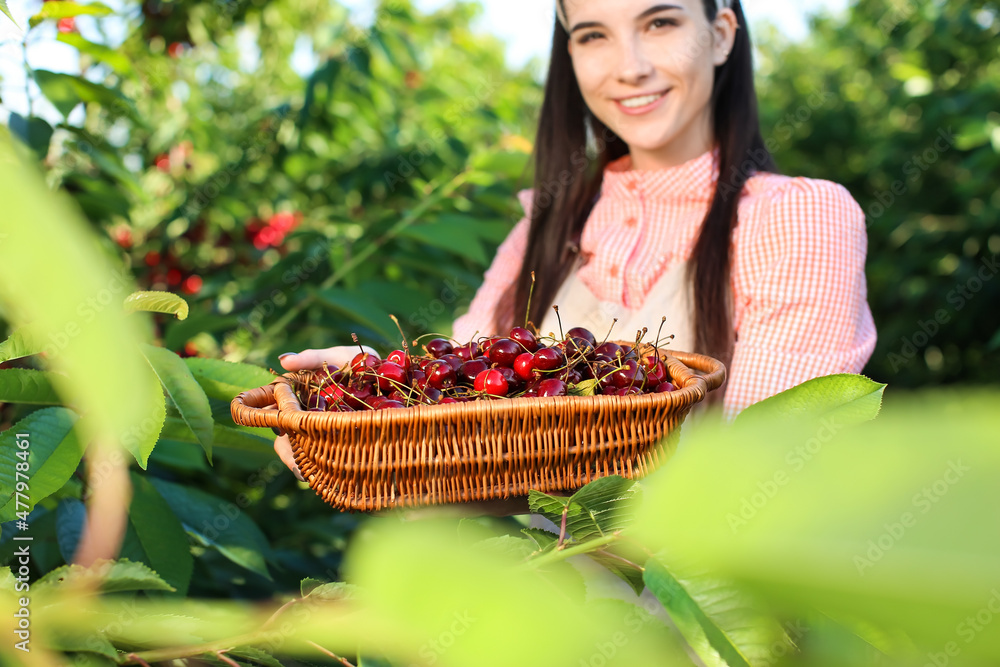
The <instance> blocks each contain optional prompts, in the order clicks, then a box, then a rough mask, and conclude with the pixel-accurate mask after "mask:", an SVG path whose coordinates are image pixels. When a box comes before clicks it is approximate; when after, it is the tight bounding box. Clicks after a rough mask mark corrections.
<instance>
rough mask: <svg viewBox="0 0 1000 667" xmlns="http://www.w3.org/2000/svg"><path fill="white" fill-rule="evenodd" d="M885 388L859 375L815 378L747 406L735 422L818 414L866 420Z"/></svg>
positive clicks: (878, 407) (872, 416) (876, 408)
mask: <svg viewBox="0 0 1000 667" xmlns="http://www.w3.org/2000/svg"><path fill="white" fill-rule="evenodd" d="M885 387H886V385H884V384H881V383H878V382H874V381H872V380H869V379H868V378H866V377H863V376H861V375H848V374H842V375H828V376H825V377H818V378H815V379H813V380H808V381H807V382H803V383H802V384H800V385H797V386H795V387H792V388H791V389H787V390H785V391H783V392H781V393H780V394H776V395H775V396H771V397H770V398H766V399H764V400H763V401H760V402H759V403H755V404H754V405H751V406H750V407H748V408H746V409H745V410H744V411H743V412H741V413H740V414H739V416H738V417H737V422H742V421H746V420H749V419H764V418H766V419H772V420H776V419H779V418H819V417H827V418H830V419H837V420H840V421H841V422H842V423H845V424H855V423H858V422H863V421H869V420H872V419H875V418H876V417H877V416H878V413H879V410H881V409H882V393H883V392H884V391H885Z"/></svg>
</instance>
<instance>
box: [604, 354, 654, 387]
mask: <svg viewBox="0 0 1000 667" xmlns="http://www.w3.org/2000/svg"><path fill="white" fill-rule="evenodd" d="M611 382H612V383H613V384H614V385H615V386H616V387H618V388H623V387H633V386H635V387H642V386H643V385H644V384H645V383H646V371H644V370H642V367H641V366H639V363H638V362H637V361H636V360H635V359H626V360H625V361H624V362H623V363H622V365H621V368H619V369H618V370H616V371H615V372H614V373H613V374H612V375H611Z"/></svg>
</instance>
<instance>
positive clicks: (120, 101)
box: [34, 69, 142, 123]
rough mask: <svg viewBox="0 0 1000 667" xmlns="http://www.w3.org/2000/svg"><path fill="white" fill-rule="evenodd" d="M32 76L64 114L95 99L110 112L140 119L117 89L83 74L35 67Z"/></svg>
mask: <svg viewBox="0 0 1000 667" xmlns="http://www.w3.org/2000/svg"><path fill="white" fill-rule="evenodd" d="M34 77H35V82H36V83H37V84H38V87H39V88H41V89H42V93H43V94H44V95H45V97H46V98H48V100H49V101H50V102H52V105H53V106H54V107H55V108H56V109H58V110H59V113H61V114H62V115H63V116H68V115H69V113H70V112H71V111H72V110H73V109H74V107H76V105H77V104H80V103H81V102H95V103H97V104H100V105H101V106H102V107H104V108H105V109H106V110H107V111H108V112H109V113H110V114H111V115H113V116H125V117H127V118H130V119H131V120H132V121H134V122H136V123H142V119H141V118H140V117H139V115H138V113H137V112H136V110H135V105H134V104H133V103H132V101H131V100H130V99H128V98H127V97H125V96H124V95H122V94H121V93H119V92H118V91H115V90H112V89H110V88H107V87H105V86H102V85H100V84H97V83H94V82H93V81H88V80H87V79H85V78H83V77H82V76H74V75H72V74H63V73H61V72H50V71H49V70H44V69H36V70H35V71H34Z"/></svg>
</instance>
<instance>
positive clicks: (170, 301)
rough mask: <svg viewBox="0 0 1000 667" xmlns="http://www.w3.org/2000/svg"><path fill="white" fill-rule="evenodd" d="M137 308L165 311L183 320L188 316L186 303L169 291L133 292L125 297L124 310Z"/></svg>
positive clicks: (136, 309) (128, 310)
mask: <svg viewBox="0 0 1000 667" xmlns="http://www.w3.org/2000/svg"><path fill="white" fill-rule="evenodd" d="M139 310H142V311H149V312H153V313H166V314H168V315H174V316H176V317H177V319H179V320H183V319H187V316H188V303H187V301H185V300H184V299H182V298H181V297H179V296H177V295H176V294H171V293H170V292H133V293H132V294H129V295H128V296H127V297H126V298H125V311H126V312H130V313H131V312H135V311H139Z"/></svg>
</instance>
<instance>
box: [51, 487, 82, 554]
mask: <svg viewBox="0 0 1000 667" xmlns="http://www.w3.org/2000/svg"><path fill="white" fill-rule="evenodd" d="M86 519H87V508H86V506H85V505H84V504H83V502H82V501H80V500H79V499H78V498H63V499H62V500H60V501H59V506H58V507H57V508H56V539H57V540H58V542H59V553H60V554H62V557H63V560H64V561H66V562H67V563H72V562H73V556H74V555H76V548H77V546H79V544H80V536H81V535H82V534H83V526H84V523H85V522H86Z"/></svg>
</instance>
